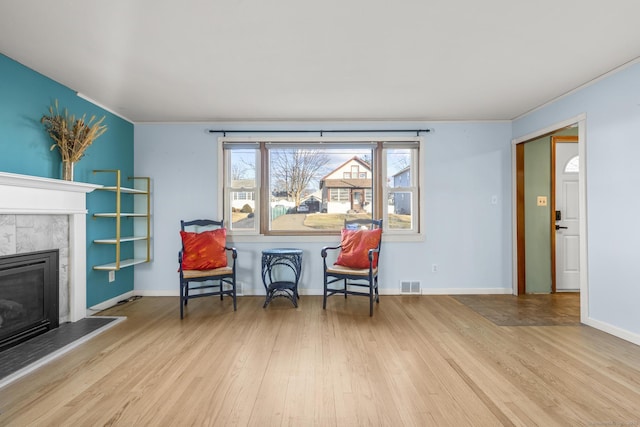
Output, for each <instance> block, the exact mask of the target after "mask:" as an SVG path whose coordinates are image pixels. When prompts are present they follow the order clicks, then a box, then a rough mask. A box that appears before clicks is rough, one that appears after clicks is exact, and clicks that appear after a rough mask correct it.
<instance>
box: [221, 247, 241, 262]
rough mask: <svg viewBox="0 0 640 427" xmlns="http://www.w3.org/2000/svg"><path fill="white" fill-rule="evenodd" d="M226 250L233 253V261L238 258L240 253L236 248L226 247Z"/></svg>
mask: <svg viewBox="0 0 640 427" xmlns="http://www.w3.org/2000/svg"><path fill="white" fill-rule="evenodd" d="M224 248H225V249H226V250H228V251H231V257H232V258H233V259H236V258H238V251H237V250H236V248H233V247H228V246H225V247H224Z"/></svg>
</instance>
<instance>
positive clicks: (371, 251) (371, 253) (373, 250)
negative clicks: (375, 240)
mask: <svg viewBox="0 0 640 427" xmlns="http://www.w3.org/2000/svg"><path fill="white" fill-rule="evenodd" d="M375 252H378V254H379V253H380V249H379V248H374V249H369V262H370V263H371V262H373V254H374V253H375Z"/></svg>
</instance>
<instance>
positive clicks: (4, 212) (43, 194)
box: [0, 172, 100, 323]
mask: <svg viewBox="0 0 640 427" xmlns="http://www.w3.org/2000/svg"><path fill="white" fill-rule="evenodd" d="M99 187H100V185H95V184H87V183H80V182H71V181H62V180H58V179H50V178H41V177H35V176H28V175H19V174H12V173H6V172H0V256H7V255H16V254H25V253H28V252H37V251H43V250H58V251H59V258H58V282H59V292H58V295H59V303H58V314H59V315H58V320H59V322H61V323H62V322H67V321H70V322H76V321H78V320H80V319H82V318H84V317H86V315H87V307H86V304H87V303H86V299H87V298H86V286H87V284H86V215H87V208H86V194H87V193H89V192H91V191H93V190H95V189H96V188H99ZM0 299H2V296H0Z"/></svg>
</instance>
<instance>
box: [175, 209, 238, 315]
mask: <svg viewBox="0 0 640 427" xmlns="http://www.w3.org/2000/svg"><path fill="white" fill-rule="evenodd" d="M191 229H195V231H189V230H191ZM180 235H181V237H182V249H181V250H180V252H178V265H179V270H178V271H179V273H180V318H181V319H182V318H183V317H184V306H186V305H187V302H188V301H189V300H190V299H192V298H202V297H207V296H212V295H220V299H221V300H222V299H223V297H224V295H229V296H231V297H232V298H233V310H234V311H235V310H236V309H237V305H236V258H237V257H238V253H237V251H236V248H233V247H227V246H226V230H225V229H224V221H214V220H208V219H196V220H193V221H180ZM228 252H230V253H231V265H228V263H227V253H228ZM183 267H184V268H183ZM191 291H196V292H195V293H191Z"/></svg>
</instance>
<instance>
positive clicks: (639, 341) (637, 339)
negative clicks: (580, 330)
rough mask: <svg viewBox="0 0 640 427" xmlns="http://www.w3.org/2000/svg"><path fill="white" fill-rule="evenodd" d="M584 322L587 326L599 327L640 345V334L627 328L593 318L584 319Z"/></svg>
mask: <svg viewBox="0 0 640 427" xmlns="http://www.w3.org/2000/svg"><path fill="white" fill-rule="evenodd" d="M582 323H584V324H585V325H587V326H591V327H592V328H596V329H599V330H601V331H602V332H606V333H608V334H610V335H613V336H615V337H618V338H622V339H623V340H625V341H629V342H631V343H633V344H635V345H640V335H638V334H635V333H633V332H629V331H627V330H624V329H621V328H618V327H617V326H613V325H610V324H608V323H605V322H601V321H599V320H594V319H591V318H587V319H584V320H583V321H582Z"/></svg>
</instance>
